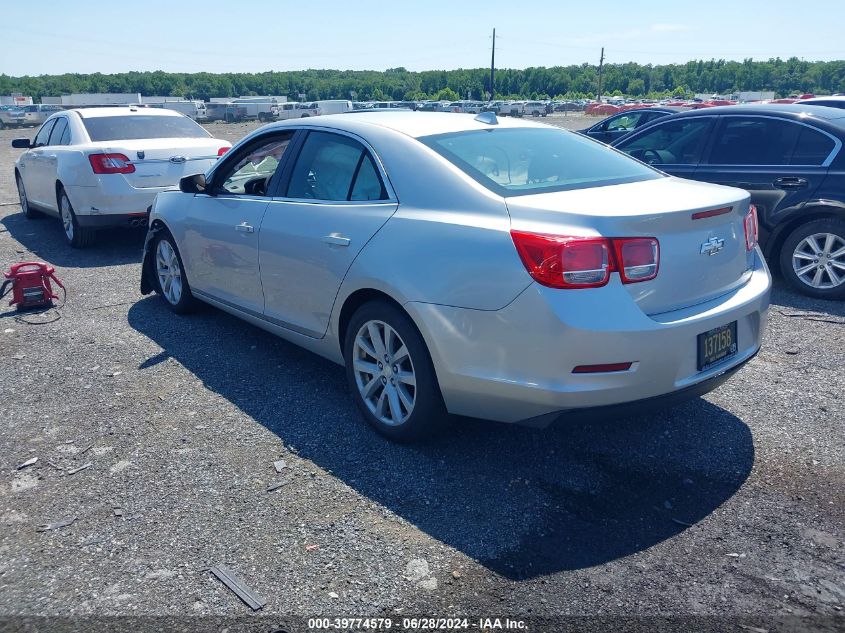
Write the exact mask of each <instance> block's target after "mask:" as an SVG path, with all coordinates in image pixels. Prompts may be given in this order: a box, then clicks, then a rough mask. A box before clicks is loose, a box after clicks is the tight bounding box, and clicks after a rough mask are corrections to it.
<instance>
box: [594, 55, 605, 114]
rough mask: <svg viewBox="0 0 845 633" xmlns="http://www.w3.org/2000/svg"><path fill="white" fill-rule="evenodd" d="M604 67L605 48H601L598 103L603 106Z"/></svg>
mask: <svg viewBox="0 0 845 633" xmlns="http://www.w3.org/2000/svg"><path fill="white" fill-rule="evenodd" d="M603 67H604V46H602V47H601V57H600V58H599V94H598V95H597V96H596V101H597V102H598V103H599V104H601V71H602V68H603Z"/></svg>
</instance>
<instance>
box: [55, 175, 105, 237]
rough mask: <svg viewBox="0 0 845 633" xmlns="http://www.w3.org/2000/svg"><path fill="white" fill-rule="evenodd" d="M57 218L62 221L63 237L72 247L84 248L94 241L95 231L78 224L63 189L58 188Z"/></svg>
mask: <svg viewBox="0 0 845 633" xmlns="http://www.w3.org/2000/svg"><path fill="white" fill-rule="evenodd" d="M59 219H60V220H61V221H62V229H64V232H65V239H66V240H67V243H68V244H69V245H71V246H72V247H73V248H85V247H86V246H91V244H93V243H94V238H95V237H96V235H97V232H96V231H95V230H94V229H92V228H89V227H83V226H79V222H78V221H77V219H76V213H74V211H73V206H72V205H71V204H70V199H69V198H68V197H67V193H65V190H64V189H59Z"/></svg>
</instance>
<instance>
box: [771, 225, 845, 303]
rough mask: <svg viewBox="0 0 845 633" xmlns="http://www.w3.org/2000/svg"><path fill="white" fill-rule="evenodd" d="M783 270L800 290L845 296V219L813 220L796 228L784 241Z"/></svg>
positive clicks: (822, 296)
mask: <svg viewBox="0 0 845 633" xmlns="http://www.w3.org/2000/svg"><path fill="white" fill-rule="evenodd" d="M781 271H782V272H783V275H784V278H785V279H786V280H787V281H788V282H789V283H790V285H792V287H793V288H794V289H795V290H797V291H798V292H802V293H803V294H807V295H810V296H813V297H819V298H823V299H835V298H842V297H845V221H842V220H839V219H821V220H813V221H811V222H808V223H806V224H803V225H801V226H799V227H798V228H796V229H795V230H794V231H793V232H792V233H791V234H790V235H789V237H787V238H786V241H785V242H784V244H783V250H782V252H781Z"/></svg>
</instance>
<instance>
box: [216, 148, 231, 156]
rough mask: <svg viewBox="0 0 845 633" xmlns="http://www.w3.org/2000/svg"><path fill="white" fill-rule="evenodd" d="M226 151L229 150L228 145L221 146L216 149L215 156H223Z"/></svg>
mask: <svg viewBox="0 0 845 633" xmlns="http://www.w3.org/2000/svg"><path fill="white" fill-rule="evenodd" d="M228 151H229V148H228V147H221V148H220V149H218V150H217V158H220V157H221V156H223V154H225V153H226V152H228Z"/></svg>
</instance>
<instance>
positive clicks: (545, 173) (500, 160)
mask: <svg viewBox="0 0 845 633" xmlns="http://www.w3.org/2000/svg"><path fill="white" fill-rule="evenodd" d="M418 140H419V141H420V142H422V143H423V144H425V145H427V146H428V147H430V148H431V149H433V150H434V151H435V152H437V153H438V154H440V155H442V156H443V157H444V158H446V159H447V160H448V161H449V162H451V163H453V164H454V165H455V166H457V167H458V168H459V169H461V170H462V171H464V172H465V173H466V174H467V175H469V176H470V177H472V178H473V179H475V180H476V181H478V182H479V183H481V184H482V185H483V186H485V187H487V188H488V189H490V190H491V191H493V192H494V193H497V194H499V195H501V196H504V197H507V196H517V195H527V194H534V193H545V192H549V191H565V190H569V189H585V188H588V187H602V186H606V185H617V184H624V183H630V182H640V181H644V180H653V179H657V178H661V177H662V176H661V174H660V173H659V172H656V171H654V170H653V169H650V168H648V167H646V166H644V165H641V164H639V163H637V162H636V161H633V160H631V159H630V158H628V157H627V156H624V155H623V154H620V153H619V152H616V151H614V150H612V149H610V148H608V147H606V146H605V145H602V144H600V143H596V142H595V141H594V140H592V139H589V138H585V137H583V136H580V135H577V134H573V133H572V132H566V131H564V130H559V129H553V128H548V129H545V128H544V129H537V128H510V129H508V128H504V129H497V128H494V129H489V130H473V131H465V132H455V133H449V134H438V135H436V136H425V137H421V138H419V139H418Z"/></svg>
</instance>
